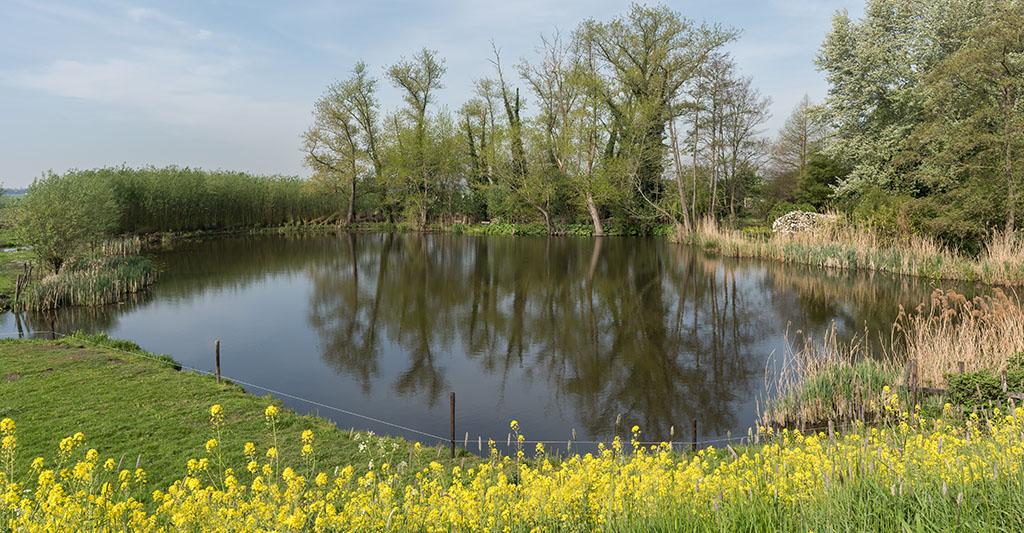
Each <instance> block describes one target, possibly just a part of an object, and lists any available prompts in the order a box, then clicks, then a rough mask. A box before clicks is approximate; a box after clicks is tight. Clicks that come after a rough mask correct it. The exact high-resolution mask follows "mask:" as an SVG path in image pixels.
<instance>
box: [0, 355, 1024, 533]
mask: <svg viewBox="0 0 1024 533" xmlns="http://www.w3.org/2000/svg"><path fill="white" fill-rule="evenodd" d="M92 342H93V341H90V343H89V344H87V343H86V342H84V341H83V340H81V339H68V340H66V341H61V342H44V341H34V342H6V343H0V361H3V363H4V372H5V373H6V374H5V375H4V376H2V381H0V393H2V395H0V398H2V400H0V402H2V403H0V406H2V407H0V419H3V420H2V421H0V434H2V435H0V437H2V438H3V445H2V448H0V487H3V490H2V492H0V523H2V524H4V525H5V526H7V527H9V528H10V529H13V530H21V529H32V528H42V529H57V530H60V529H83V528H86V529H92V528H98V529H131V530H138V531H145V530H154V529H157V528H166V529H174V530H208V529H221V530H257V529H268V530H279V531H302V530H317V531H320V530H361V531H366V530H377V531H379V530H408V531H431V530H444V531H450V530H455V531H461V530H492V531H497V530H508V531H533V530H535V529H534V528H540V529H542V530H573V531H593V530H609V531H621V530H654V531H737V530H743V531H766V530H772V531H775V530H778V531H820V530H828V531H878V530H897V529H899V530H921V531H932V530H946V529H950V528H952V529H960V528H967V527H971V528H976V529H981V530H1020V529H1021V528H1024V515H1022V514H1021V513H1017V512H1008V510H1012V509H1016V508H1018V507H1019V506H1020V505H1022V504H1024V490H1022V489H1024V432H1022V430H1024V409H1017V410H1015V411H1013V412H1011V413H1009V415H1008V416H1007V415H1006V414H1004V413H999V412H995V413H992V415H993V416H992V417H991V418H987V417H982V418H978V417H974V418H971V419H969V420H967V421H966V422H965V423H964V424H962V425H951V424H949V423H946V422H945V421H943V420H941V419H921V418H918V417H917V416H915V415H912V414H907V413H900V412H898V411H896V412H891V413H889V414H888V415H887V416H886V418H885V419H884V420H882V421H880V422H881V423H880V425H879V426H878V427H875V428H864V427H863V426H855V427H853V428H851V429H848V430H847V431H843V432H837V433H836V434H835V435H834V436H830V435H827V434H825V433H819V434H808V435H805V434H801V433H799V432H791V431H784V432H779V433H765V434H764V436H763V437H762V438H763V439H764V441H763V443H762V444H761V445H759V446H756V447H751V448H749V449H743V448H741V449H738V450H735V449H732V448H725V449H721V450H718V449H713V448H709V449H705V450H703V451H701V452H699V453H697V454H694V455H680V454H678V453H674V452H672V451H670V450H669V448H668V447H667V446H666V445H654V446H644V445H642V444H641V443H640V442H639V441H640V440H641V439H642V433H641V430H640V428H633V433H632V435H633V439H632V441H630V442H622V441H618V440H616V442H615V443H613V444H612V445H611V446H609V447H606V448H603V449H602V450H601V451H600V452H598V453H597V454H593V455H592V454H587V455H585V456H578V455H576V456H571V457H568V458H562V459H551V458H548V457H547V456H546V455H545V450H544V449H543V447H538V448H537V449H536V450H532V451H533V452H535V453H536V455H535V456H534V457H533V458H531V459H527V458H526V456H525V454H523V453H513V454H512V455H511V456H502V455H500V454H499V453H498V452H497V451H496V450H495V451H492V452H491V455H490V457H489V458H486V459H483V460H480V461H476V460H472V461H470V462H469V463H468V464H455V465H452V464H450V463H447V461H445V460H444V459H437V457H438V456H437V454H436V453H434V452H433V451H431V450H427V451H424V450H422V449H421V450H420V451H419V452H417V451H415V447H410V446H409V445H407V444H406V443H404V442H402V441H390V440H386V441H383V442H385V443H391V442H393V443H394V444H395V445H397V446H398V448H397V449H391V448H389V447H388V446H379V445H377V444H376V442H373V443H372V444H373V445H371V446H369V447H368V448H369V449H370V450H371V451H370V452H369V453H365V452H363V451H361V449H360V448H361V447H360V444H363V443H365V442H366V441H365V440H363V439H364V438H365V437H364V436H362V435H359V438H353V437H350V436H349V434H348V433H346V432H343V431H338V430H336V429H334V428H333V427H332V426H331V425H330V424H328V423H326V422H324V421H322V420H319V419H315V418H309V417H300V416H297V415H295V414H293V413H289V412H287V411H286V410H277V409H267V406H268V404H272V403H273V402H271V401H269V400H266V399H258V398H255V397H252V396H249V395H247V394H245V393H244V392H242V391H241V390H240V389H238V388H237V387H234V386H231V385H218V384H216V383H215V382H214V381H213V380H211V379H208V378H206V377H201V376H197V375H193V374H188V373H183V372H176V371H174V370H173V369H171V368H169V367H167V366H165V365H160V364H159V363H155V362H153V361H151V360H149V359H145V358H142V357H141V355H139V356H136V355H133V354H131V353H125V352H123V351H114V350H112V349H110V348H97V347H94V346H93V345H92ZM125 347H126V348H128V349H132V347H131V346H125ZM887 401H892V400H887ZM511 425H512V430H513V432H514V434H515V435H516V438H517V441H518V442H519V443H520V448H525V446H526V445H525V443H523V440H524V439H525V436H524V435H522V433H521V432H522V431H523V430H524V428H519V427H518V424H516V423H515V422H514V421H513V422H512V424H511ZM79 431H82V432H84V435H81V436H76V432H79ZM307 431H309V432H308V433H307ZM66 436H67V438H65V437H66ZM247 442H252V443H253V445H252V447H251V448H247V446H246V443H247ZM93 448H94V449H95V451H92V450H93ZM58 450H59V451H58ZM524 451H525V450H524ZM37 456H39V457H42V459H38V460H37V459H36V457H37ZM140 457H141V459H140ZM189 459H192V460H189ZM136 461H138V463H139V465H140V467H139V468H136ZM368 461H371V462H368Z"/></svg>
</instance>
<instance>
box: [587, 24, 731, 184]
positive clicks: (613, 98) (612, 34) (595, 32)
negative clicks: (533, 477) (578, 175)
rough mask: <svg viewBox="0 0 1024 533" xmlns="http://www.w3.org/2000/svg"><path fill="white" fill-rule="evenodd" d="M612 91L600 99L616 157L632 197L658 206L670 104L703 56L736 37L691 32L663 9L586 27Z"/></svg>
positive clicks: (703, 29) (709, 30) (707, 30)
mask: <svg viewBox="0 0 1024 533" xmlns="http://www.w3.org/2000/svg"><path fill="white" fill-rule="evenodd" d="M586 27H587V38H588V39H590V40H592V42H593V44H594V46H595V49H596V50H597V53H598V54H599V56H600V58H601V59H602V61H603V63H604V64H605V65H606V66H607V68H608V69H609V70H610V71H611V75H612V78H613V79H614V80H615V82H616V83H615V84H614V86H613V87H612V88H611V90H610V91H608V93H607V94H606V95H605V96H606V102H607V104H608V105H609V107H610V108H611V109H610V111H611V113H612V115H613V116H614V118H615V120H616V121H617V123H618V126H619V131H617V132H616V136H617V137H618V139H617V142H618V143H619V144H620V146H619V147H618V148H617V149H616V150H615V151H616V153H617V154H620V155H622V156H625V157H627V158H628V159H629V160H630V161H631V163H630V164H629V165H628V168H629V169H630V173H631V174H632V177H633V178H634V180H635V185H636V188H637V190H638V192H639V193H640V194H641V195H643V196H644V197H645V198H646V199H647V200H649V201H650V202H657V201H658V200H660V197H661V193H662V172H663V167H664V158H665V154H666V147H665V144H664V137H665V129H666V125H667V124H668V122H669V120H671V119H672V118H673V117H674V116H675V110H676V106H675V103H676V100H677V98H678V97H679V96H680V94H682V92H683V90H684V88H685V86H686V84H687V83H689V82H691V81H692V79H693V77H694V75H695V74H696V73H697V71H698V69H699V68H700V67H701V66H702V65H703V64H704V63H705V62H706V61H707V59H708V58H709V56H710V55H711V54H712V53H713V52H714V51H716V50H718V49H719V48H720V47H721V46H722V45H724V44H725V43H726V42H728V41H730V40H732V39H733V38H734V37H735V36H736V33H735V32H734V31H731V30H725V29H722V28H721V27H719V26H707V25H700V26H697V25H695V24H694V23H693V22H691V21H690V20H688V19H685V18H683V17H682V16H681V15H679V14H678V13H677V12H675V11H672V10H671V9H669V8H668V7H665V6H658V7H647V6H642V5H640V4H633V5H632V6H631V7H630V9H629V12H628V13H627V14H626V15H625V16H623V17H619V18H616V19H614V20H612V21H611V22H607V23H599V22H590V23H588V24H587V26H586Z"/></svg>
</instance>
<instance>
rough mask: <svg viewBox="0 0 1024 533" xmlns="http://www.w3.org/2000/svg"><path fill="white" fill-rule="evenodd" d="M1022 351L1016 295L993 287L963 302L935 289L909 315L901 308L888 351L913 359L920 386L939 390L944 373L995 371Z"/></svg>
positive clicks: (1023, 332) (1023, 333) (1022, 314)
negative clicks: (982, 294)
mask: <svg viewBox="0 0 1024 533" xmlns="http://www.w3.org/2000/svg"><path fill="white" fill-rule="evenodd" d="M1022 351H1024V308H1022V307H1021V302H1020V300H1019V298H1018V297H1017V295H1016V294H1012V295H1011V294H1007V293H1006V292H1004V291H1002V290H999V289H994V290H993V291H992V292H991V294H989V295H986V296H978V297H975V298H970V299H968V298H966V297H964V296H963V295H961V294H958V293H956V292H954V291H942V290H936V291H935V292H934V293H932V297H931V300H930V302H929V303H928V304H927V305H925V304H922V305H920V306H918V308H917V309H915V310H914V311H913V312H905V311H904V310H902V309H901V310H900V315H899V318H897V320H896V323H895V325H894V326H893V348H892V350H891V352H892V353H894V354H897V356H898V357H900V359H901V360H904V361H911V360H913V361H916V362H917V368H918V376H919V379H920V381H921V384H922V385H924V386H929V387H938V388H942V387H944V386H945V385H946V378H945V375H946V374H948V373H951V372H957V371H959V369H960V367H961V365H962V366H963V368H964V370H965V371H968V372H972V371H977V370H990V371H992V372H995V373H999V372H1001V371H1003V370H1004V369H1005V368H1006V362H1007V360H1008V359H1009V358H1010V356H1012V355H1013V354H1015V353H1017V352H1022Z"/></svg>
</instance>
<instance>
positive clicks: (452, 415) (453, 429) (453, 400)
mask: <svg viewBox="0 0 1024 533" xmlns="http://www.w3.org/2000/svg"><path fill="white" fill-rule="evenodd" d="M448 399H449V400H450V401H451V404H452V405H451V407H452V413H451V422H452V435H451V445H452V459H455V391H452V392H450V393H449V394H448Z"/></svg>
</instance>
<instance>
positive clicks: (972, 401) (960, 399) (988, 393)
mask: <svg viewBox="0 0 1024 533" xmlns="http://www.w3.org/2000/svg"><path fill="white" fill-rule="evenodd" d="M946 383H947V384H948V386H947V389H946V398H947V400H949V403H952V404H954V405H960V406H962V407H964V408H965V409H968V410H970V409H975V408H977V409H987V408H988V407H989V406H991V405H999V404H1002V403H1003V402H1004V401H1005V400H1006V395H1004V394H1003V387H1002V383H1001V382H1000V378H999V376H997V375H995V374H994V373H993V372H992V371H991V370H979V371H977V372H964V373H962V374H960V373H957V374H946Z"/></svg>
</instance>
